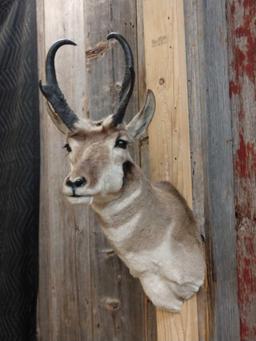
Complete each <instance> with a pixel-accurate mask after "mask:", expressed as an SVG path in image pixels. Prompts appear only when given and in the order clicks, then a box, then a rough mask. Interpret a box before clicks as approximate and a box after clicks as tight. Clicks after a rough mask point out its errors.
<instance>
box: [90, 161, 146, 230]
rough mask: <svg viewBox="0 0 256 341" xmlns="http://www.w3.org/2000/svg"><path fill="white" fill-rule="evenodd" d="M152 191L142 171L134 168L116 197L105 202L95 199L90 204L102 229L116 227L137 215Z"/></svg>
mask: <svg viewBox="0 0 256 341" xmlns="http://www.w3.org/2000/svg"><path fill="white" fill-rule="evenodd" d="M151 191H152V187H151V184H150V182H149V181H148V180H147V179H146V178H145V177H144V175H143V174H142V171H141V170H140V169H139V168H138V167H136V166H135V169H134V170H133V172H132V174H130V176H129V177H127V179H126V180H125V182H124V186H123V188H122V189H121V191H120V193H119V194H118V195H117V196H116V197H114V198H113V197H112V199H109V200H107V201H103V200H102V199H101V198H97V199H96V200H94V201H93V202H92V205H91V206H92V209H93V210H94V211H95V212H96V214H97V215H98V218H99V219H100V222H101V224H102V225H103V226H104V227H116V228H118V227H119V226H120V225H122V224H125V223H127V222H129V220H131V219H132V217H133V216H134V214H137V213H138V212H139V211H140V209H141V207H142V203H143V202H144V198H145V196H147V193H149V192H151Z"/></svg>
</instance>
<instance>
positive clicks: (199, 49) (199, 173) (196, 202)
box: [184, 0, 213, 341]
mask: <svg viewBox="0 0 256 341" xmlns="http://www.w3.org/2000/svg"><path fill="white" fill-rule="evenodd" d="M184 15H185V33H186V34H185V36H186V54H187V75H188V103H189V119H190V148H191V165H192V189H193V190H192V197H193V212H194V214H195V217H196V220H197V222H198V224H199V228H200V232H201V234H202V235H204V236H205V235H206V231H205V227H206V226H205V223H206V220H207V200H208V193H207V167H206V166H207V160H206V157H207V154H206V150H207V145H208V140H207V139H208V138H207V136H208V134H207V121H206V119H203V115H204V114H205V113H207V83H206V76H205V71H206V69H205V49H204V8H203V0H197V1H194V0H184ZM205 248H206V250H205V255H206V264H207V271H208V273H209V275H210V273H211V269H212V264H211V261H212V259H211V255H210V254H209V252H210V249H211V248H210V244H209V239H207V240H206V243H205ZM207 281H208V276H206V281H205V285H204V287H203V288H202V289H201V290H200V292H199V294H198V296H197V302H198V332H199V340H200V341H208V340H209V341H210V340H211V329H212V320H213V309H212V307H213V297H212V295H211V294H212V292H211V290H208V289H209V286H208V283H207Z"/></svg>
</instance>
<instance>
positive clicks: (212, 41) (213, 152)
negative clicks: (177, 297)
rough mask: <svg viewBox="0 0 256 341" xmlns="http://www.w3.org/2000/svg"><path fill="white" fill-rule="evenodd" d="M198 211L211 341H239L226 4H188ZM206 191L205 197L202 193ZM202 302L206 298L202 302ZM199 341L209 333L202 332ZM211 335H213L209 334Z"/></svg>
mask: <svg viewBox="0 0 256 341" xmlns="http://www.w3.org/2000/svg"><path fill="white" fill-rule="evenodd" d="M185 13H186V32H187V33H186V40H187V60H188V79H189V103H190V105H189V108H190V124H191V130H190V134H191V148H192V151H193V154H192V166H193V190H194V193H195V196H194V208H195V210H196V213H197V216H198V217H199V221H200V222H201V224H200V225H201V227H202V231H203V232H204V233H205V236H206V246H207V247H206V248H207V255H208V283H209V292H208V293H205V294H204V295H208V298H209V303H208V304H209V309H210V318H209V320H210V326H209V330H208V331H206V334H207V339H208V340H215V341H226V340H232V341H238V340H240V331H239V313H238V303H237V274H236V231H235V210H234V187H233V155H232V119H231V107H230V101H229V93H228V89H229V75H228V65H229V60H228V45H227V22H226V7H225V1H223V0H218V1H214V2H213V1H208V0H207V1H203V2H202V1H201V0H197V1H190V0H185ZM200 189H201V191H202V190H203V193H200ZM201 299H202V297H201ZM200 330H201V335H200V340H202V341H203V340H204V333H205V331H204V330H203V329H202V328H200ZM208 333H210V334H208Z"/></svg>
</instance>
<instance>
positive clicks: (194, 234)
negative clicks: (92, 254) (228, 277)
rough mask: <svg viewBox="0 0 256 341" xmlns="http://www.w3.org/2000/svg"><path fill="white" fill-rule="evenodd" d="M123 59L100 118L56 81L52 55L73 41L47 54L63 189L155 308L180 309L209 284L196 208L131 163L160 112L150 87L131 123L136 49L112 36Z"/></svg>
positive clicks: (46, 92)
mask: <svg viewBox="0 0 256 341" xmlns="http://www.w3.org/2000/svg"><path fill="white" fill-rule="evenodd" d="M107 39H115V40H117V41H118V42H119V44H120V45H121V47H122V49H123V52H124V56H125V64H126V66H125V76H124V79H123V83H122V87H121V91H120V94H119V103H118V105H117V109H116V110H115V111H114V112H113V113H111V114H110V115H106V117H105V118H103V119H102V120H100V121H93V120H91V119H89V118H88V119H85V118H79V117H78V116H77V115H76V114H75V113H74V112H73V111H72V109H71V108H70V107H69V105H68V103H67V102H66V100H65V98H64V95H63V93H62V91H61V90H60V88H59V86H58V82H57V79H56V73H55V63H54V60H55V54H56V52H57V50H58V49H59V48H60V47H61V46H63V45H75V43H74V42H72V41H71V40H67V39H64V40H60V41H57V42H56V43H55V44H53V46H52V47H51V48H50V50H49V52H48V54H47V59H46V84H45V85H42V83H41V82H40V89H41V91H42V93H43V95H44V96H45V98H46V99H47V101H48V104H49V109H50V110H49V114H50V116H51V119H52V120H53V122H54V124H55V125H56V127H57V128H58V129H59V130H60V131H61V132H62V133H63V134H65V135H66V140H67V142H66V145H65V148H66V149H67V151H68V158H69V162H70V172H69V174H68V175H67V177H66V178H65V179H64V183H63V193H64V195H65V196H66V197H67V199H68V201H69V202H70V203H71V204H86V205H90V207H91V208H92V209H93V211H94V212H95V214H96V216H97V218H98V221H99V223H100V225H101V227H102V230H103V232H104V233H105V235H106V236H107V238H108V240H109V242H110V243H111V244H112V246H113V247H114V249H115V251H116V253H117V255H118V256H119V257H120V258H121V259H122V260H123V262H124V263H125V264H126V265H127V267H128V268H129V270H130V273H131V274H132V275H133V276H134V277H137V278H138V279H139V280H140V282H141V284H142V286H143V289H144V291H145V293H146V295H147V296H148V297H149V298H150V300H151V301H152V302H153V304H154V305H156V306H157V307H159V308H161V309H166V310H169V311H173V312H179V311H180V309H181V306H182V303H183V301H184V300H186V299H189V298H190V297H191V296H192V295H193V294H194V293H196V292H197V291H198V290H199V288H200V286H202V284H203V281H204V272H205V262H204V257H203V248H202V241H201V237H200V233H199V231H198V228H197V225H196V222H195V219H194V217H193V214H192V211H191V210H190V208H189V207H188V205H187V203H186V201H185V199H184V198H183V197H182V196H181V194H180V193H179V192H178V191H177V190H176V189H175V188H174V187H173V186H172V185H171V184H170V183H168V182H159V183H151V182H150V181H149V180H148V179H147V178H146V177H145V176H144V175H143V172H142V170H141V169H140V168H139V167H138V166H137V165H136V164H135V163H134V161H133V160H132V158H131V156H130V153H129V150H128V146H129V145H130V144H132V143H133V142H134V141H135V140H136V139H139V138H140V137H141V136H142V135H143V134H144V132H145V130H146V129H147V127H148V125H149V124H150V121H151V120H152V118H153V115H154V113H155V107H156V103H155V97H154V94H153V92H152V91H151V90H148V91H147V95H146V99H145V104H144V107H143V108H142V109H141V110H140V112H139V113H137V114H136V115H135V116H134V118H133V119H132V120H131V121H130V122H129V123H128V124H126V123H125V122H124V116H125V112H126V108H127V105H128V103H129V100H130V98H131V96H132V92H133V87H134V82H135V73H134V62H133V54H132V50H131V48H130V46H129V44H128V42H127V41H126V40H125V38H124V37H123V36H122V35H120V34H118V33H110V34H109V35H108V36H107Z"/></svg>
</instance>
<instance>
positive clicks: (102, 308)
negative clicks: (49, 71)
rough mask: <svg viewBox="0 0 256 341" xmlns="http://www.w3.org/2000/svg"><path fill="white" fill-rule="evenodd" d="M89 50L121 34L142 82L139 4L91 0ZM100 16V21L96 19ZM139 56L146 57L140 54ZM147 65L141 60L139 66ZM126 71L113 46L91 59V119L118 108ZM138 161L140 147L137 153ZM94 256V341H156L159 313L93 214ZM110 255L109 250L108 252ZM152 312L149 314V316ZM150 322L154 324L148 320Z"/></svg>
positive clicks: (136, 93) (132, 107) (133, 104)
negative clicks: (109, 35) (138, 18)
mask: <svg viewBox="0 0 256 341" xmlns="http://www.w3.org/2000/svg"><path fill="white" fill-rule="evenodd" d="M85 16H86V19H85V32H86V33H85V35H86V37H87V39H86V48H87V50H88V49H90V48H91V47H92V46H95V44H97V43H98V42H99V41H103V40H105V37H106V35H107V33H109V32H110V31H118V32H120V33H122V34H123V35H124V36H125V37H126V38H127V39H128V41H129V43H130V44H131V47H132V49H133V51H134V57H135V65H136V74H137V79H141V75H140V70H139V69H138V65H137V60H138V55H137V51H138V49H137V41H138V39H142V37H140V38H139V37H138V35H137V25H136V23H137V21H136V18H137V7H136V1H124V0H123V1H110V2H107V1H102V2H95V1H87V2H86V8H85ZM96 18H97V19H96ZM139 58H143V56H142V55H140V57H139ZM140 63H141V64H142V62H140ZM123 72H124V57H123V52H122V51H121V49H120V47H119V46H114V47H113V48H112V49H111V50H110V51H108V52H107V53H106V54H105V55H104V58H98V59H97V60H95V59H91V60H90V59H87V84H88V99H89V111H90V113H91V117H93V118H95V119H96V118H102V117H103V116H106V115H107V114H109V113H112V112H113V110H114V104H115V100H116V99H117V95H118V90H119V88H120V82H121V81H122V78H123ZM141 96H142V91H141V89H140V91H139V88H138V83H136V86H135V91H134V96H133V98H132V101H131V103H130V105H129V108H128V113H127V114H128V115H127V117H126V119H129V117H131V116H132V115H134V113H136V112H137V110H138V102H139V98H141ZM133 154H135V155H136V156H135V158H136V159H137V160H138V158H139V153H138V149H136V150H133ZM91 219H93V223H92V224H91V229H92V231H91V234H90V253H91V262H92V269H93V272H92V273H91V276H92V278H91V280H92V286H93V288H94V291H93V293H92V294H93V297H92V300H93V306H94V310H93V320H94V322H93V323H94V327H93V329H94V340H102V341H103V340H104V341H105V340H127V341H130V340H131V339H133V340H138V341H140V340H152V341H153V340H155V339H154V332H152V330H154V326H155V321H154V314H153V313H154V311H152V308H150V306H151V305H150V304H149V303H148V302H147V303H146V305H144V301H145V298H144V294H143V292H142V288H141V286H140V284H139V282H138V281H137V280H135V279H133V278H131V276H130V275H129V273H128V270H127V269H126V268H125V266H124V265H123V264H122V263H121V261H120V260H119V259H118V258H117V256H115V255H114V254H113V252H111V251H110V250H109V248H110V246H109V244H108V242H107V241H106V239H105V237H104V236H103V234H102V232H101V230H100V228H99V227H98V225H97V224H96V222H95V220H94V217H93V215H92V216H91ZM108 250H109V252H106V251H108ZM147 312H150V313H147ZM148 321H150V322H148Z"/></svg>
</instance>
